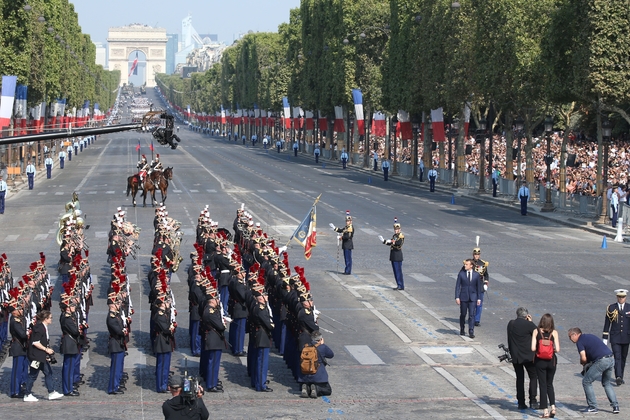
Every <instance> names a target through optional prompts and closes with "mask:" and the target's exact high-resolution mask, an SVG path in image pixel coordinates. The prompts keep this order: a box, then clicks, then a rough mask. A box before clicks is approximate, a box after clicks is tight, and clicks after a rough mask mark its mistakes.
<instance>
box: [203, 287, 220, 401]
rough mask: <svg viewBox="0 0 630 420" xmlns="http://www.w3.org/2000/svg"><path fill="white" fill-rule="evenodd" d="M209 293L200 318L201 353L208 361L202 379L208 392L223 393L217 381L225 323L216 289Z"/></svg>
mask: <svg viewBox="0 0 630 420" xmlns="http://www.w3.org/2000/svg"><path fill="white" fill-rule="evenodd" d="M209 292H210V294H209V299H208V301H207V302H206V305H205V307H204V309H203V315H202V317H201V323H202V328H203V332H204V340H203V352H204V353H206V358H207V360H208V364H207V366H206V372H205V376H204V377H205V379H206V388H207V390H208V392H223V385H222V384H221V382H220V381H219V367H220V366H221V354H222V352H223V349H224V348H225V347H226V345H225V322H224V319H223V314H222V313H221V307H220V305H219V299H218V297H217V291H216V289H214V288H211V289H210V290H209Z"/></svg>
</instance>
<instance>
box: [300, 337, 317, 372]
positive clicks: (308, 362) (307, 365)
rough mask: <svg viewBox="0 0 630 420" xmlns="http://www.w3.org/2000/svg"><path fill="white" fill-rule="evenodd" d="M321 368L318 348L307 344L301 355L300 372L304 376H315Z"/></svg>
mask: <svg viewBox="0 0 630 420" xmlns="http://www.w3.org/2000/svg"><path fill="white" fill-rule="evenodd" d="M318 368H319V354H318V353H317V346H314V345H312V344H307V345H305V346H304V348H303V349H302V354H300V370H301V371H302V374H303V375H315V374H316V373H317V369H318Z"/></svg>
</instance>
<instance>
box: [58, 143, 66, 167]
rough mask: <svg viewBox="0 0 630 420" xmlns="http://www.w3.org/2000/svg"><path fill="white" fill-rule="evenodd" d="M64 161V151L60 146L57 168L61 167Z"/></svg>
mask: <svg viewBox="0 0 630 420" xmlns="http://www.w3.org/2000/svg"><path fill="white" fill-rule="evenodd" d="M62 147H63V146H62ZM65 161H66V152H65V151H64V150H63V148H62V149H61V151H60V152H59V168H60V169H63V165H64V163H65Z"/></svg>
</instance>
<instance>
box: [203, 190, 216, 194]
mask: <svg viewBox="0 0 630 420" xmlns="http://www.w3.org/2000/svg"><path fill="white" fill-rule="evenodd" d="M206 191H207V192H209V193H212V194H214V193H216V192H217V190H206Z"/></svg>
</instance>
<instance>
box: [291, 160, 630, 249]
mask: <svg viewBox="0 0 630 420" xmlns="http://www.w3.org/2000/svg"><path fill="white" fill-rule="evenodd" d="M300 155H301V156H307V155H306V153H303V152H302V153H300ZM322 161H323V162H325V163H326V164H327V165H336V166H341V162H339V161H338V160H334V159H324V158H321V157H320V163H321V162H322ZM347 168H348V169H352V170H354V171H357V172H361V173H364V174H366V175H368V176H376V177H381V178H382V176H383V175H382V172H381V171H374V170H372V168H369V167H368V168H362V167H359V166H357V165H354V164H350V163H348V165H347ZM387 182H396V183H398V184H402V185H405V186H409V187H414V188H418V189H421V190H426V191H427V192H428V191H429V182H428V180H425V181H424V182H420V181H419V180H418V179H416V178H406V177H402V176H400V175H395V176H393V175H392V174H391V173H390V174H389V177H388V181H387ZM435 191H436V192H440V193H443V194H451V195H452V196H453V197H467V198H470V199H471V200H475V201H479V202H482V203H484V204H490V205H494V206H499V207H503V208H505V209H507V210H510V211H514V212H518V213H519V214H520V211H521V204H520V202H519V201H518V200H516V197H513V196H507V195H501V194H498V195H497V197H493V196H492V189H490V190H486V191H488V192H487V193H481V194H480V193H479V192H478V191H477V190H476V189H471V188H453V187H452V186H451V185H447V184H441V183H440V181H439V180H438V181H437V182H436V184H435ZM543 204H544V203H542V202H540V201H538V200H536V201H531V200H530V202H529V204H528V206H527V216H534V217H541V218H544V219H547V220H550V221H553V222H556V223H560V224H562V225H565V226H569V227H573V228H576V229H582V230H585V231H588V232H591V233H594V234H597V235H603V236H606V237H608V238H610V239H614V238H615V237H616V236H617V229H616V228H613V227H612V226H611V224H610V220H609V219H607V223H606V224H601V223H597V221H596V219H594V218H587V217H579V216H578V215H576V214H573V213H569V212H564V211H559V210H555V211H553V212H548V213H546V212H545V213H543V212H541V211H540V209H541V207H542V205H543ZM623 240H624V242H630V239H629V238H625V237H624V239H623Z"/></svg>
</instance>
